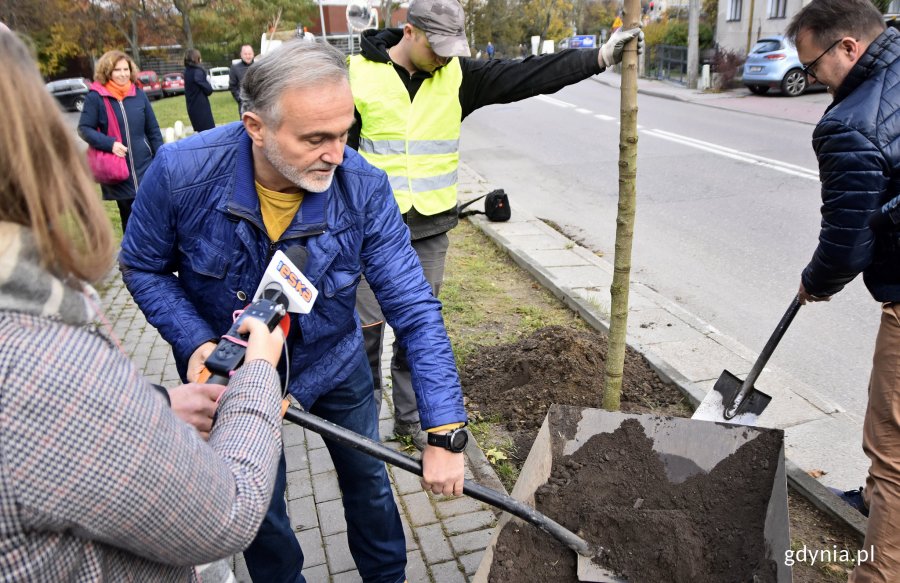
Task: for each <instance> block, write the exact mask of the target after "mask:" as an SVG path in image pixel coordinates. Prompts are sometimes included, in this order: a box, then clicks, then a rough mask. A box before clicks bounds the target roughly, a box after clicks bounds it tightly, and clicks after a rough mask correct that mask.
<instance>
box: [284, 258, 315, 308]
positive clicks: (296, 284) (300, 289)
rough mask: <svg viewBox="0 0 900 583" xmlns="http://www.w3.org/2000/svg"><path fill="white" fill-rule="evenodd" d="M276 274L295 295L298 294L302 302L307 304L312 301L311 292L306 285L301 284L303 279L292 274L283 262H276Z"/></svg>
mask: <svg viewBox="0 0 900 583" xmlns="http://www.w3.org/2000/svg"><path fill="white" fill-rule="evenodd" d="M278 273H279V274H280V275H281V277H283V278H284V279H285V281H287V283H288V285H289V286H291V287H292V288H294V289H295V290H296V291H297V293H299V294H300V297H302V298H303V300H304V301H306V302H309V301H312V292H311V291H310V289H309V288H308V287H306V284H304V283H303V279H302V278H301V277H300V276H299V275H297V274H296V273H294V272H293V271H292V270H291V268H290V267H289V266H287V265H286V264H285V263H284V261H279V262H278Z"/></svg>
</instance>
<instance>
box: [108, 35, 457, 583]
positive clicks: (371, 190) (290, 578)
mask: <svg viewBox="0 0 900 583" xmlns="http://www.w3.org/2000/svg"><path fill="white" fill-rule="evenodd" d="M241 98H242V99H241V101H242V102H243V103H244V108H245V110H244V116H243V118H242V122H241V123H232V124H227V125H224V126H221V127H218V128H216V129H215V130H212V131H210V132H207V133H205V134H201V135H199V136H191V137H189V138H187V139H185V140H181V141H179V142H175V143H174V144H169V145H167V146H166V147H164V148H163V149H162V152H161V153H160V155H159V157H157V159H156V161H155V162H154V164H153V166H152V167H151V168H150V171H149V174H148V176H149V178H148V180H147V181H146V182H145V183H144V187H143V189H142V190H141V196H140V198H139V199H138V201H139V202H138V205H137V206H136V207H135V211H134V222H135V223H136V226H138V227H140V228H134V229H131V230H130V231H129V232H128V234H127V235H126V237H125V239H124V240H123V241H122V252H121V253H120V254H119V264H120V267H121V269H122V278H123V280H124V281H125V285H126V286H127V287H128V290H129V291H130V292H131V293H132V295H133V296H134V299H135V301H136V302H137V304H138V307H140V309H141V311H143V312H144V314H145V315H146V316H147V319H148V321H149V322H150V323H151V324H152V325H153V326H155V327H156V328H157V329H158V330H159V332H160V334H161V335H162V336H163V338H165V339H166V341H167V342H169V343H170V344H171V345H172V347H173V350H174V353H175V362H176V365H177V366H178V371H179V374H181V375H182V378H183V379H185V380H192V379H193V378H195V375H196V374H198V372H199V370H200V368H201V367H202V365H203V362H204V361H205V359H206V358H207V356H208V355H209V354H210V352H211V351H212V349H213V348H214V347H215V346H214V345H213V344H212V343H211V342H210V341H211V340H214V339H215V338H217V337H218V336H219V335H221V334H222V333H223V332H224V331H225V330H227V329H228V326H229V325H230V323H231V313H232V311H233V310H234V309H236V308H238V307H242V306H243V304H244V301H245V300H246V297H247V296H246V293H247V292H248V291H249V292H250V293H252V290H253V289H255V288H256V286H257V285H258V284H259V281H260V279H261V278H262V275H263V272H264V270H265V269H266V265H267V264H268V263H269V261H270V258H271V256H272V254H273V253H274V252H275V251H276V250H281V251H284V252H285V254H286V255H287V256H288V257H291V256H294V257H297V259H296V262H297V267H298V269H300V270H301V271H302V272H303V273H304V274H305V275H306V277H308V278H309V281H310V282H311V283H312V285H313V286H314V287H315V288H316V289H318V290H319V294H318V296H317V298H316V300H315V304H314V305H313V306H312V309H311V311H310V312H309V313H308V314H304V315H302V316H295V317H293V318H292V320H293V322H292V324H293V325H292V326H291V330H292V332H291V334H290V335H289V337H288V340H287V345H288V350H289V354H290V360H289V362H290V371H289V372H288V373H287V375H286V376H287V379H288V390H289V391H290V393H291V394H292V395H293V396H294V397H295V398H296V399H297V401H298V402H299V403H300V404H301V405H302V406H303V408H304V409H306V410H308V411H310V412H311V413H313V414H315V415H318V416H320V417H323V418H325V419H326V420H328V421H331V422H332V423H336V424H338V425H341V426H342V427H346V428H348V429H350V430H352V431H355V432H356V433H358V434H360V435H364V436H366V437H369V438H370V439H375V440H378V439H379V435H378V411H377V409H376V408H375V399H374V395H373V393H372V376H371V374H370V369H369V365H368V361H367V360H366V355H365V352H364V351H363V346H362V334H361V332H360V327H359V319H358V317H357V316H356V313H355V310H354V303H355V299H356V286H357V283H358V282H359V278H360V275H361V273H362V272H365V274H366V276H367V277H368V278H369V281H370V282H371V285H372V288H373V289H374V291H375V293H377V296H378V298H379V299H380V300H381V301H382V302H383V304H382V305H383V306H384V313H385V315H386V316H387V318H388V321H389V322H390V324H391V327H392V328H393V329H394V331H395V332H396V334H397V338H399V341H400V342H401V343H404V346H405V347H406V348H407V352H408V354H409V363H410V366H411V368H412V370H413V371H414V372H415V374H416V375H417V381H419V382H417V389H418V390H419V391H420V395H421V397H420V401H419V402H420V403H421V406H422V412H421V415H422V419H424V420H425V422H426V423H428V424H429V427H440V426H442V425H448V426H457V425H464V424H465V421H466V412H465V408H464V407H463V402H462V390H461V388H460V385H459V376H458V375H457V372H456V363H455V361H454V359H453V350H452V348H451V347H450V340H449V339H448V337H447V332H446V329H445V328H444V321H443V318H442V317H441V305H440V302H438V301H437V300H436V299H435V298H434V297H433V296H432V294H431V288H430V286H429V285H428V282H427V281H426V280H425V276H424V275H423V273H422V267H421V265H419V262H418V260H417V258H416V254H415V252H414V251H413V249H412V247H411V246H410V242H409V231H408V230H407V228H406V226H405V225H404V224H403V221H402V219H401V217H400V212H399V211H398V210H397V205H396V204H394V203H393V202H392V194H391V189H390V185H389V184H388V179H387V177H386V176H385V174H384V172H382V171H380V170H378V169H377V168H373V167H372V166H371V165H370V164H369V163H367V162H366V161H365V160H364V159H363V158H362V157H361V156H359V155H358V154H357V153H356V152H354V151H353V150H351V149H349V148H346V146H345V145H346V140H347V134H348V131H349V129H350V127H351V126H352V125H353V123H354V121H353V96H352V94H351V92H350V84H349V82H348V80H347V66H346V57H345V56H344V54H343V53H341V52H340V51H338V50H337V49H335V48H334V47H332V46H331V45H329V44H327V43H308V42H304V41H302V40H299V39H298V40H293V41H290V42H285V43H284V44H282V45H281V46H280V47H278V48H277V49H275V50H274V51H272V52H269V53H267V54H266V57H265V58H264V59H260V60H259V62H257V63H256V64H255V65H253V66H252V67H250V70H249V71H247V76H246V77H245V78H244V82H243V83H242V84H241ZM286 360H287V359H286ZM448 433H449V430H448V431H447V432H443V434H435V436H434V440H435V441H434V442H433V443H432V444H430V445H429V446H428V447H426V448H425V451H424V452H423V454H422V470H423V478H422V484H423V486H424V487H425V488H427V489H428V490H430V491H431V492H433V493H435V494H443V495H451V494H454V495H459V494H460V493H461V492H462V486H463V476H464V471H465V458H464V455H463V453H462V451H463V448H464V447H465V441H466V434H465V432H464V430H463V431H462V432H459V431H458V432H456V433H454V434H453V435H448ZM325 445H326V446H327V448H328V452H329V454H330V455H331V458H332V460H333V462H334V467H335V470H336V472H337V480H338V484H339V486H340V490H341V497H342V502H343V505H344V517H345V518H346V521H347V541H348V544H349V547H350V553H351V555H352V556H353V559H354V561H355V564H356V567H357V569H358V571H359V575H360V577H361V578H362V580H363V581H365V582H366V583H401V582H402V581H404V579H405V569H406V542H405V537H404V534H403V527H402V524H401V522H400V515H399V512H398V510H397V506H396V503H395V501H394V498H393V495H392V494H391V487H390V481H389V479H388V475H387V471H386V469H385V466H384V463H382V462H380V461H378V460H376V459H375V458H372V457H370V456H367V455H365V454H363V453H361V452H359V451H356V450H354V449H351V448H348V447H345V446H342V445H339V444H336V443H334V442H332V441H330V440H328V439H326V440H325ZM285 483H286V466H285V461H284V457H282V460H281V462H280V463H279V473H278V482H277V485H276V488H275V495H274V496H273V498H272V505H271V507H270V509H269V513H268V514H267V516H266V520H265V521H264V523H263V526H262V527H261V528H260V531H259V534H258V535H257V538H256V540H255V541H254V542H253V544H251V545H250V547H249V548H248V549H247V550H246V551H245V552H244V558H245V559H246V562H247V569H248V571H249V572H250V576H251V577H252V578H253V580H254V581H255V582H257V583H280V582H291V583H295V582H300V581H303V580H304V578H303V575H302V569H303V553H302V551H301V548H300V545H299V543H298V541H297V536H296V534H295V532H294V531H293V529H292V528H291V521H290V519H289V518H288V515H287V509H286V507H285V499H284V488H285Z"/></svg>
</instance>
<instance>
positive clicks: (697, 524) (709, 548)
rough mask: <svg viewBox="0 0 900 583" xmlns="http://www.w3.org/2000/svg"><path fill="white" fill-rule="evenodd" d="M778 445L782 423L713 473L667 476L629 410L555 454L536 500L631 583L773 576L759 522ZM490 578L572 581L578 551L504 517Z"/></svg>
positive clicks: (742, 581)
mask: <svg viewBox="0 0 900 583" xmlns="http://www.w3.org/2000/svg"><path fill="white" fill-rule="evenodd" d="M554 430H556V427H554ZM781 445H782V436H781V434H780V433H779V432H777V431H766V432H763V433H761V434H760V435H759V436H757V437H756V438H754V439H751V440H750V441H748V442H747V443H745V444H744V445H743V446H741V447H740V448H739V449H738V450H737V451H736V452H735V453H733V454H732V455H730V456H728V457H727V458H725V459H724V460H722V461H721V462H720V463H719V464H718V465H717V466H716V467H715V468H714V469H713V470H712V471H711V472H710V473H709V474H705V473H703V472H700V473H697V474H694V475H693V476H691V477H689V478H688V479H686V480H685V481H683V482H681V483H679V484H673V483H672V482H670V481H669V479H668V477H667V476H666V471H665V467H664V464H663V462H662V460H661V459H660V457H659V456H658V455H657V453H656V452H655V451H654V450H653V447H652V446H653V441H652V439H650V438H649V437H647V436H646V434H645V432H644V428H643V426H642V425H641V424H640V423H639V422H638V421H637V420H634V419H629V420H626V421H625V422H624V423H622V425H621V426H620V427H619V429H617V430H616V431H614V432H612V433H605V434H604V433H601V434H598V435H595V436H594V437H592V438H591V439H590V440H588V441H587V442H586V443H585V444H584V445H583V446H582V447H581V448H580V449H579V450H578V451H576V452H575V453H574V454H572V455H571V456H567V457H565V458H561V459H557V460H554V467H553V470H552V473H551V477H550V479H549V480H548V482H547V483H546V484H545V485H543V486H541V487H540V488H539V489H538V490H537V492H536V493H535V501H536V506H537V508H538V510H540V511H541V512H543V513H544V514H546V515H547V516H550V517H552V518H553V519H554V520H556V521H557V522H559V523H560V524H562V525H563V526H565V527H566V528H569V529H570V530H573V531H575V532H578V533H579V534H580V535H581V536H582V537H584V538H585V539H586V540H587V541H588V542H589V543H591V544H592V545H599V546H600V547H602V548H603V549H604V551H603V554H602V556H601V557H599V560H598V562H599V563H600V564H601V565H602V566H604V567H606V568H608V569H611V570H612V571H614V572H616V573H618V574H620V575H621V576H622V577H623V578H625V579H626V580H628V581H629V582H630V583H642V582H652V583H657V582H659V581H691V582H694V583H707V582H708V583H729V582H734V583H747V582H750V581H752V582H754V583H764V582H774V581H776V569H777V566H776V564H775V562H774V561H772V560H770V559H766V558H765V556H766V543H765V538H764V526H765V524H764V523H765V517H766V507H767V505H768V498H769V494H770V493H771V488H772V482H773V480H774V475H775V472H776V470H777V464H776V463H772V462H773V460H777V459H778V457H777V455H778V452H779V449H780V448H781ZM735 488H740V489H741V493H740V495H739V496H738V495H735V491H734V489H735ZM489 581H491V582H492V583H506V582H513V581H515V582H517V583H518V582H522V583H527V582H531V581H534V582H545V581H555V582H568V581H577V575H576V556H575V553H574V552H573V551H570V550H569V549H567V548H565V547H563V546H562V545H561V544H560V543H558V542H556V541H555V540H554V539H552V538H551V537H549V536H548V535H546V534H544V533H543V532H541V531H539V530H538V529H536V528H534V527H532V526H531V525H524V526H519V525H516V524H514V523H510V524H508V525H507V526H506V528H504V529H503V531H502V532H501V534H500V537H499V538H498V541H497V545H496V547H495V549H494V561H493V563H492V568H491V572H490V577H489Z"/></svg>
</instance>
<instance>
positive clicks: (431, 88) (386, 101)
mask: <svg viewBox="0 0 900 583" xmlns="http://www.w3.org/2000/svg"><path fill="white" fill-rule="evenodd" d="M348 62H349V64H350V89H351V90H352V91H353V101H354V103H355V104H356V110H357V111H359V114H360V116H361V117H362V128H361V132H360V136H359V153H360V154H362V156H363V157H364V158H365V159H366V160H368V161H369V163H371V164H372V165H373V166H376V167H378V168H381V169H382V170H384V171H385V172H386V173H387V175H388V179H389V180H390V183H391V188H392V189H393V190H394V198H395V199H396V200H397V205H398V206H399V207H400V212H401V213H405V212H407V211H408V210H409V209H410V208H415V209H416V211H418V212H419V213H420V214H423V215H426V216H430V215H436V214H438V213H441V212H444V211H447V210H450V209H452V208H453V207H455V206H456V185H457V182H458V173H459V133H460V128H461V127H462V105H460V103H459V87H460V85H461V84H462V68H461V67H460V65H459V59H456V58H453V59H451V60H450V62H449V63H447V64H446V65H445V66H443V67H441V68H440V69H438V70H437V71H435V72H434V74H433V75H432V77H431V79H426V80H425V81H424V82H423V83H422V86H421V87H420V88H419V90H418V92H416V97H415V99H413V101H412V103H410V100H409V91H407V89H406V86H405V85H404V84H403V80H401V79H400V77H399V75H397V71H396V70H395V69H394V66H393V64H391V63H376V62H375V61H370V60H368V59H366V58H365V57H363V56H362V55H353V56H351V57H350V58H349V59H348Z"/></svg>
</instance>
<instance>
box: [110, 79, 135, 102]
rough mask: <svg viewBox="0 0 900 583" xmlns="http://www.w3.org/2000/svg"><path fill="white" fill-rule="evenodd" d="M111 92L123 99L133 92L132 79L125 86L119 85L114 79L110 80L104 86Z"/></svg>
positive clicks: (117, 97)
mask: <svg viewBox="0 0 900 583" xmlns="http://www.w3.org/2000/svg"><path fill="white" fill-rule="evenodd" d="M103 87H104V88H105V89H106V90H107V91H109V94H110V95H112V96H113V97H115V98H116V99H118V100H119V101H122V100H123V99H125V97H126V96H127V95H128V93H130V92H131V81H129V82H128V83H127V84H126V85H125V86H124V87H119V86H118V85H116V84H115V82H113V81H112V80H110V81H109V82H108V83H107V84H106V85H104V86H103Z"/></svg>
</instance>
